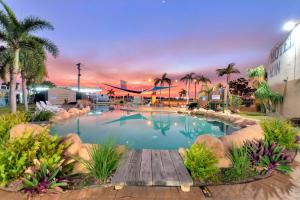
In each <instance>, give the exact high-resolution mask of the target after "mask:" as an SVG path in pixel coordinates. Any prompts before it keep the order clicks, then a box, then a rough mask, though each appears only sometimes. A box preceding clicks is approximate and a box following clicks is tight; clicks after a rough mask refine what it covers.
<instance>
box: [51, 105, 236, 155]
mask: <svg viewBox="0 0 300 200" xmlns="http://www.w3.org/2000/svg"><path fill="white" fill-rule="evenodd" d="M97 113H98V114H97ZM235 130H237V128H235V127H232V126H231V125H228V124H224V123H222V122H220V121H216V120H207V119H205V118H197V117H192V116H186V115H179V114H175V113H150V112H143V113H137V112H128V111H121V110H115V111H110V110H109V109H108V108H107V107H97V108H96V109H95V110H93V111H92V112H91V113H90V114H89V115H87V116H81V117H79V118H75V119H70V120H66V121H63V122H60V123H58V124H55V125H54V126H53V127H52V132H55V133H58V134H59V135H65V134H68V133H71V132H76V133H77V134H78V135H80V137H81V139H82V140H83V142H86V143H96V142H101V141H103V140H105V139H108V138H113V139H115V140H116V142H117V143H118V144H128V145H129V146H130V147H132V148H137V149H140V148H149V149H177V148H179V147H188V146H189V145H190V144H191V143H193V142H194V140H195V139H196V137H197V136H199V135H203V134H211V135H213V136H216V137H221V136H224V135H225V134H230V133H231V132H233V131H235Z"/></svg>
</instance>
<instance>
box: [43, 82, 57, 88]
mask: <svg viewBox="0 0 300 200" xmlns="http://www.w3.org/2000/svg"><path fill="white" fill-rule="evenodd" d="M40 85H41V86H46V87H49V88H54V87H56V84H55V83H53V82H51V81H43V82H41V83H40Z"/></svg>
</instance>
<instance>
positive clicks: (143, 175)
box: [139, 149, 153, 185]
mask: <svg viewBox="0 0 300 200" xmlns="http://www.w3.org/2000/svg"><path fill="white" fill-rule="evenodd" d="M151 158H152V156H151V150H150V149H144V150H143V152H142V161H141V170H140V179H139V180H140V182H141V183H142V184H143V185H153V181H152V168H151V163H152V160H151Z"/></svg>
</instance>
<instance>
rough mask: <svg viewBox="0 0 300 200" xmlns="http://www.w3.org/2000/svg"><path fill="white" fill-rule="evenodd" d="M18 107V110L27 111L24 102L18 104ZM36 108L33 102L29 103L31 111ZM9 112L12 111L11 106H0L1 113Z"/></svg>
mask: <svg viewBox="0 0 300 200" xmlns="http://www.w3.org/2000/svg"><path fill="white" fill-rule="evenodd" d="M17 109H18V111H25V107H24V105H23V104H20V105H18V106H17ZM34 109H35V106H34V105H33V104H32V105H29V111H34ZM7 113H10V107H9V106H5V107H0V115H4V114H7Z"/></svg>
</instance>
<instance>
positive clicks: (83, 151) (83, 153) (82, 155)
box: [78, 144, 93, 161]
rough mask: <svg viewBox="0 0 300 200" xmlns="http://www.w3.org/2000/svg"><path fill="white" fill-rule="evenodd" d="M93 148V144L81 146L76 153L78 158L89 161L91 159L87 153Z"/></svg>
mask: <svg viewBox="0 0 300 200" xmlns="http://www.w3.org/2000/svg"><path fill="white" fill-rule="evenodd" d="M92 148H93V144H82V145H81V148H80V149H79V151H78V157H79V158H80V159H82V160H86V161H90V160H91V157H90V154H89V152H90V151H91V149H92Z"/></svg>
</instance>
